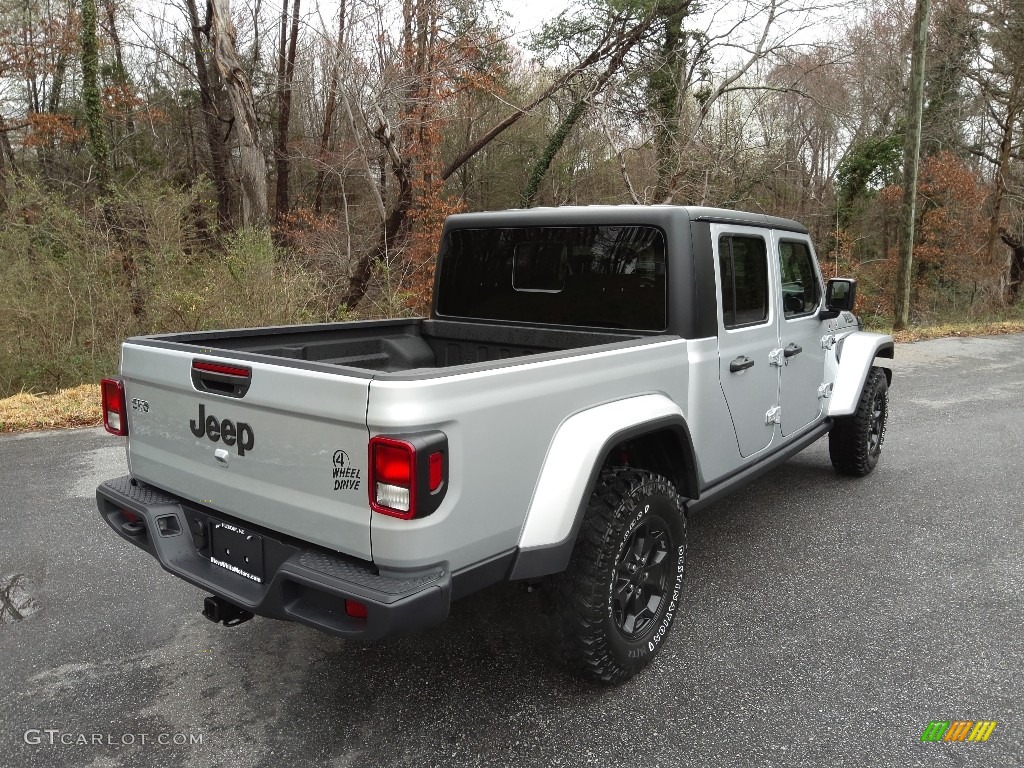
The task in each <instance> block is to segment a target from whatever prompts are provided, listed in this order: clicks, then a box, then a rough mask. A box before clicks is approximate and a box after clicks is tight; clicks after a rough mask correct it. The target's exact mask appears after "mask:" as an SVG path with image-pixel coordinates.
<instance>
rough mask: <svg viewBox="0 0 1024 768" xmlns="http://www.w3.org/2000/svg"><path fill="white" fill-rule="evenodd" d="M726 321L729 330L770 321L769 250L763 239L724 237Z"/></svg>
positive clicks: (721, 250) (721, 261) (721, 242)
mask: <svg viewBox="0 0 1024 768" xmlns="http://www.w3.org/2000/svg"><path fill="white" fill-rule="evenodd" d="M718 256H719V264H720V268H721V278H722V318H723V321H724V323H725V327H726V328H738V327H740V326H744V325H755V324H757V323H763V322H764V321H765V320H767V319H768V249H767V246H766V245H765V241H764V240H763V239H762V238H760V237H750V236H749V235H722V237H721V238H720V239H719V241H718Z"/></svg>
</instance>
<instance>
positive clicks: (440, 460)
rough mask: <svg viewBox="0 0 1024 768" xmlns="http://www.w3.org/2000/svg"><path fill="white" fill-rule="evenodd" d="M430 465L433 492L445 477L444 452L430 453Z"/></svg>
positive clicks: (431, 489) (431, 490)
mask: <svg viewBox="0 0 1024 768" xmlns="http://www.w3.org/2000/svg"><path fill="white" fill-rule="evenodd" d="M429 465H430V466H429V480H430V492H431V493H433V492H434V491H436V490H437V489H438V488H440V487H441V481H442V480H443V479H444V454H443V453H441V452H440V451H438V452H437V453H432V454H430V459H429Z"/></svg>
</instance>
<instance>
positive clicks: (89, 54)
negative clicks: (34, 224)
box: [82, 0, 110, 193]
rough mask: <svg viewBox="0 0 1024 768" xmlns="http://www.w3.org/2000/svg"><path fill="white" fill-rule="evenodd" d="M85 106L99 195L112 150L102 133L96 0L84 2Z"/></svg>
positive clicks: (107, 172)
mask: <svg viewBox="0 0 1024 768" xmlns="http://www.w3.org/2000/svg"><path fill="white" fill-rule="evenodd" d="M82 102H83V104H84V106H85V124H86V128H87V129H88V132H89V152H90V154H92V160H93V163H95V164H96V181H97V184H98V186H99V188H100V192H101V193H104V192H106V190H107V184H108V182H109V179H110V173H109V165H108V163H109V150H108V148H107V137H106V135H105V134H104V132H103V105H102V103H101V102H100V87H99V51H98V50H97V46H96V0H82Z"/></svg>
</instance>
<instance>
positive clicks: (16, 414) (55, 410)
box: [0, 320, 1024, 432]
mask: <svg viewBox="0 0 1024 768" xmlns="http://www.w3.org/2000/svg"><path fill="white" fill-rule="evenodd" d="M1007 333H1024V321H1020V320H1009V321H1004V322H995V323H949V324H944V325H932V326H924V327H920V328H911V329H909V330H906V331H900V332H898V333H896V334H893V335H894V337H895V339H896V341H898V342H904V343H906V342H913V341H925V340H927V339H940V338H945V337H947V336H996V335H1001V334H1007ZM102 423H103V411H102V409H101V407H100V388H99V386H97V385H96V384H82V385H81V386H79V387H72V388H70V389H62V390H60V391H59V392H54V393H53V394H42V395H32V394H29V393H27V392H22V393H20V394H17V395H14V396H13V397H8V398H6V399H4V400H0V432H27V431H31V430H35V429H69V428H72V427H95V426H99V425H100V424H102Z"/></svg>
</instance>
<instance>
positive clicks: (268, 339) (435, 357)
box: [131, 319, 650, 373]
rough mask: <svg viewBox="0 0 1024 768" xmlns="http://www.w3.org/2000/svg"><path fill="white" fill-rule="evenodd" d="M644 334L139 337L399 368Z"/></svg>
mask: <svg viewBox="0 0 1024 768" xmlns="http://www.w3.org/2000/svg"><path fill="white" fill-rule="evenodd" d="M649 336H650V334H639V333H629V332H611V331H606V330H603V329H602V330H594V331H588V330H567V329H565V328H538V327H524V326H518V325H517V326H511V325H501V324H495V323H480V322H458V321H451V320H422V319H413V320H372V321H365V322H348V323H332V324H318V325H304V326H284V327H276V328H255V329H242V330H230V331H208V332H197V333H175V334H164V335H160V336H149V337H146V338H145V342H148V343H155V344H156V345H158V346H177V345H185V346H186V347H188V346H191V347H199V348H200V349H199V350H197V351H200V352H201V351H205V350H209V351H214V350H219V351H228V352H240V353H243V354H244V355H245V356H250V355H259V356H264V357H271V358H287V359H289V360H295V361H303V362H307V363H319V364H327V365H331V366H342V367H346V368H355V369H362V370H365V371H373V372H378V373H400V372H406V371H412V370H420V369H430V368H448V367H451V366H458V365H465V364H470V363H485V362H493V361H500V360H505V359H508V358H515V357H523V356H526V355H538V354H543V353H546V352H567V351H571V350H577V349H586V348H587V347H593V346H597V345H600V344H614V343H620V342H629V341H635V340H638V339H642V338H647V337H649ZM131 341H132V342H135V343H138V342H139V341H142V340H141V339H132V340H131ZM275 362H279V360H278V361H275Z"/></svg>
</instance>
